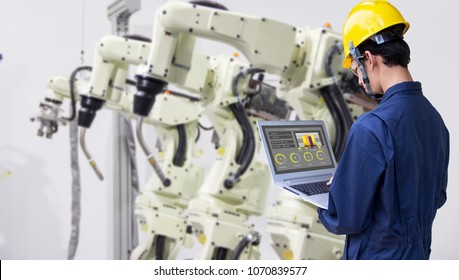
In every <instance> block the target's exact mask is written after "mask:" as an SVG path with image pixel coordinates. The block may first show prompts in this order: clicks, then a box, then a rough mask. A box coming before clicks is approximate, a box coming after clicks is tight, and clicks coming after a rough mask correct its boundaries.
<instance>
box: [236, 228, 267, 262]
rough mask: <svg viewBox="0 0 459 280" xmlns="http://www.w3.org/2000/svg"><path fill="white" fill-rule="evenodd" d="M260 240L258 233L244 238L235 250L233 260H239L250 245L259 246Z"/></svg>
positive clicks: (252, 233)
mask: <svg viewBox="0 0 459 280" xmlns="http://www.w3.org/2000/svg"><path fill="white" fill-rule="evenodd" d="M260 238H261V236H260V234H259V233H258V232H251V233H249V234H247V235H246V236H244V238H242V240H241V241H239V243H238V244H237V246H236V248H235V249H234V252H233V256H232V257H231V259H232V260H238V259H239V257H240V256H241V254H242V252H243V251H244V249H245V248H247V247H248V246H249V244H259V243H260Z"/></svg>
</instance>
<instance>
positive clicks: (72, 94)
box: [63, 66, 92, 122]
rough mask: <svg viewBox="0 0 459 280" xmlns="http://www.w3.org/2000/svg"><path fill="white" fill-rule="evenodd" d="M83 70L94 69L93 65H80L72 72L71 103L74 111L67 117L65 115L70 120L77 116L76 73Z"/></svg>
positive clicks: (70, 82) (70, 81)
mask: <svg viewBox="0 0 459 280" xmlns="http://www.w3.org/2000/svg"><path fill="white" fill-rule="evenodd" d="M81 71H92V67H91V66H80V67H77V68H76V69H75V70H73V71H72V74H70V80H69V84H70V103H71V107H72V113H71V114H70V116H69V117H68V118H65V117H64V118H63V119H64V120H67V121H69V122H71V121H73V120H74V119H75V117H76V97H75V89H74V86H75V78H76V75H77V74H78V73H79V72H81Z"/></svg>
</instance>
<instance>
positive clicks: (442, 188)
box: [437, 132, 450, 209]
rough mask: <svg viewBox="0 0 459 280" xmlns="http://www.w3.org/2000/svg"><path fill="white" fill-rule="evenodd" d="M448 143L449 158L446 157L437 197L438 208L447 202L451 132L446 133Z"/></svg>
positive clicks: (446, 144)
mask: <svg viewBox="0 0 459 280" xmlns="http://www.w3.org/2000/svg"><path fill="white" fill-rule="evenodd" d="M445 138H446V141H445V142H446V143H445V149H446V154H447V155H448V156H447V158H446V159H445V168H444V170H443V179H442V182H441V186H440V194H439V197H437V209H439V208H440V207H442V206H443V205H444V204H445V202H446V197H447V196H446V186H448V165H449V153H450V143H449V132H447V133H446V137H445Z"/></svg>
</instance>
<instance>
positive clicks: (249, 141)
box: [223, 68, 265, 189]
mask: <svg viewBox="0 0 459 280" xmlns="http://www.w3.org/2000/svg"><path fill="white" fill-rule="evenodd" d="M262 72H265V70H263V69H260V68H248V69H247V70H243V71H240V72H239V73H238V74H237V75H236V76H235V77H234V79H233V82H232V84H231V88H232V90H233V94H234V96H236V97H238V99H239V102H238V103H233V104H231V105H230V106H229V107H230V110H231V111H232V112H233V114H234V116H235V117H236V120H237V122H238V123H239V125H240V126H241V129H242V146H241V149H240V151H239V154H238V155H237V156H236V163H237V164H239V165H240V166H239V168H238V169H237V170H236V172H235V173H234V174H232V175H231V177H230V178H228V179H226V180H225V181H224V182H223V185H224V187H225V188H227V189H231V188H233V187H234V184H235V183H236V182H237V181H239V178H240V177H241V176H242V175H243V174H244V173H245V171H246V170H247V168H248V167H249V165H250V163H251V162H252V160H253V157H254V154H255V149H256V145H255V136H254V133H253V130H252V125H251V123H250V120H249V117H248V116H247V113H246V111H245V109H244V107H243V106H242V103H241V102H240V101H241V100H240V95H239V91H238V89H237V85H238V82H239V80H240V79H241V78H243V77H246V76H248V75H253V74H255V73H262Z"/></svg>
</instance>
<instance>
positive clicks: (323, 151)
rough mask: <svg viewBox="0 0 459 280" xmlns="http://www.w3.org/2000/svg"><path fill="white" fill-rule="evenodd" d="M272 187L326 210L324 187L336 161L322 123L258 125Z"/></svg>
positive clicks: (318, 121) (285, 122)
mask: <svg viewBox="0 0 459 280" xmlns="http://www.w3.org/2000/svg"><path fill="white" fill-rule="evenodd" d="M257 125H258V130H259V132H260V136H261V142H262V143H263V147H264V150H265V152H266V155H267V158H268V162H269V167H270V169H271V174H272V176H273V180H274V184H275V186H276V187H279V188H283V189H286V190H288V191H290V192H292V193H294V194H296V195H298V196H300V197H301V198H302V199H304V200H305V201H307V202H309V203H312V204H314V205H316V206H318V207H320V208H324V209H328V186H327V185H326V183H327V182H328V181H329V180H330V178H331V177H332V176H333V174H334V173H335V170H336V166H337V163H336V159H335V156H334V154H333V149H332V146H331V143H330V139H329V137H328V134H327V130H326V127H325V123H324V121H321V120H300V121H258V123H257Z"/></svg>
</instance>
